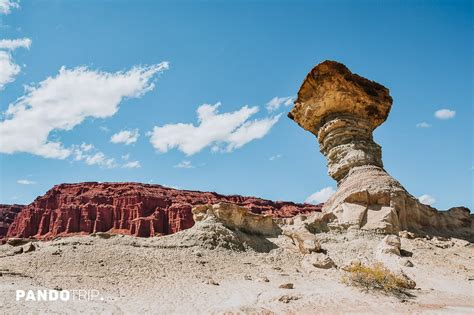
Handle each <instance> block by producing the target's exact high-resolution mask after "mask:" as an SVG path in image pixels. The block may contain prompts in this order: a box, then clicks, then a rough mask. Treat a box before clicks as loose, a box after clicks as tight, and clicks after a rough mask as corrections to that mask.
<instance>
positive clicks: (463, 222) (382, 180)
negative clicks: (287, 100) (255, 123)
mask: <svg viewBox="0 0 474 315" xmlns="http://www.w3.org/2000/svg"><path fill="white" fill-rule="evenodd" d="M391 105H392V98H391V97H390V95H389V91H388V89H387V88H385V87H384V86H382V85H380V84H378V83H376V82H373V81H370V80H367V79H365V78H363V77H361V76H359V75H357V74H353V73H352V72H350V71H349V69H347V67H346V66H344V65H343V64H340V63H338V62H334V61H325V62H323V63H321V64H319V65H317V66H316V67H315V68H314V69H313V70H311V72H310V73H309V74H308V76H307V77H306V79H305V80H304V82H303V84H302V86H301V88H300V90H299V92H298V99H297V100H296V101H295V106H294V108H293V109H292V110H291V112H290V113H289V114H288V116H289V117H290V118H291V119H293V120H294V121H295V122H297V123H298V124H299V125H300V126H301V127H302V128H304V129H305V130H307V131H309V132H311V133H313V134H314V135H315V136H316V137H317V139H318V142H319V145H320V151H321V153H323V154H324V155H325V156H326V159H327V161H328V170H329V175H330V176H331V177H332V178H334V179H335V180H336V181H337V183H338V190H337V191H336V193H335V194H334V195H333V196H332V197H331V198H330V199H329V200H328V201H327V202H326V203H325V205H324V207H323V213H327V214H328V215H325V216H316V217H317V218H319V219H321V218H322V217H324V220H326V221H328V222H326V223H328V226H329V227H333V228H336V227H337V228H341V227H342V228H356V229H365V230H373V231H380V232H384V233H394V232H397V231H400V230H412V231H415V232H425V233H426V232H428V233H431V234H439V235H451V236H453V235H454V236H459V237H464V238H468V239H474V229H473V226H472V222H473V220H472V216H471V215H470V211H469V210H468V209H467V208H464V207H456V208H451V209H449V210H448V211H447V212H438V211H437V210H436V209H434V208H432V207H430V206H427V205H424V204H421V203H420V202H419V201H418V200H417V199H416V198H414V197H413V196H412V195H410V194H409V193H408V192H407V191H406V190H405V189H404V188H403V186H402V185H401V184H400V183H399V182H398V181H396V180H395V179H394V178H393V177H391V176H390V175H389V174H388V173H387V172H386V171H385V170H384V169H383V163H382V151H381V147H380V146H379V145H378V144H376V143H375V142H374V140H373V137H372V132H373V130H374V129H375V128H377V127H378V126H380V125H381V124H382V123H383V122H384V121H385V120H386V119H387V116H388V114H389V112H390V108H391ZM313 225H315V226H316V225H317V226H321V222H317V223H315V224H313Z"/></svg>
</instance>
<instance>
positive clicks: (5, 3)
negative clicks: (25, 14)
mask: <svg viewBox="0 0 474 315" xmlns="http://www.w3.org/2000/svg"><path fill="white" fill-rule="evenodd" d="M19 2H20V1H15V0H0V14H5V15H7V14H10V13H11V11H12V9H18V8H19V7H20V4H19Z"/></svg>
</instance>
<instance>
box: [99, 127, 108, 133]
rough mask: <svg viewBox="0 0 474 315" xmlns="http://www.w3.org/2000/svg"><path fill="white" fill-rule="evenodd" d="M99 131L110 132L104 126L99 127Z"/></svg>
mask: <svg viewBox="0 0 474 315" xmlns="http://www.w3.org/2000/svg"><path fill="white" fill-rule="evenodd" d="M99 129H100V130H102V131H103V132H109V131H110V129H109V128H108V127H106V126H100V127H99Z"/></svg>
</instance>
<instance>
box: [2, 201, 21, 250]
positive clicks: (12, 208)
mask: <svg viewBox="0 0 474 315" xmlns="http://www.w3.org/2000/svg"><path fill="white" fill-rule="evenodd" d="M24 207H25V206H24V205H0V243H1V242H2V239H4V238H5V236H6V235H7V232H8V228H9V226H10V224H12V222H13V221H14V220H15V218H16V216H17V215H18V213H20V211H21V210H22V209H23V208H24Z"/></svg>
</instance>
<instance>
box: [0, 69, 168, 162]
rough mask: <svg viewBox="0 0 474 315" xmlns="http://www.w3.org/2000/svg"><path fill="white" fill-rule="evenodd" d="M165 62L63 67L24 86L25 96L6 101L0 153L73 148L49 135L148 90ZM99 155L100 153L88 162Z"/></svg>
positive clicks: (60, 155)
mask: <svg viewBox="0 0 474 315" xmlns="http://www.w3.org/2000/svg"><path fill="white" fill-rule="evenodd" d="M167 68H168V63H166V62H163V63H160V64H156V65H153V66H149V67H134V68H132V69H131V70H129V71H126V72H124V71H120V72H116V73H109V72H103V71H95V70H89V69H88V68H87V67H77V68H74V69H66V68H65V67H62V68H61V69H60V71H59V73H58V74H57V75H56V76H55V77H48V78H47V79H46V80H44V81H42V82H40V83H39V84H38V85H37V86H33V87H28V89H27V94H26V95H25V96H23V97H21V98H19V99H18V100H17V101H16V102H15V103H13V104H10V106H9V107H8V110H7V111H6V113H5V114H6V119H5V120H3V121H1V122H0V138H1V139H2V141H1V142H0V153H15V152H26V153H31V154H35V155H39V156H42V157H45V158H57V159H64V158H66V157H68V156H70V155H71V153H72V149H71V148H65V147H64V146H63V144H62V143H61V142H59V141H57V140H50V139H48V137H49V135H50V133H51V132H52V131H54V130H71V129H73V128H74V127H75V126H77V125H79V124H81V123H82V122H83V121H84V119H86V118H87V117H93V118H107V117H111V116H113V115H114V114H115V113H116V112H117V111H118V109H119V104H120V103H121V102H122V100H123V99H124V98H137V97H140V96H142V95H143V94H145V93H146V92H148V91H150V90H152V89H153V88H154V83H153V77H154V76H155V74H157V73H159V72H162V71H163V70H165V69H167ZM100 160H101V157H100V155H99V156H96V157H95V158H90V159H89V163H99V162H97V161H100ZM86 163H88V162H87V160H86Z"/></svg>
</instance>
